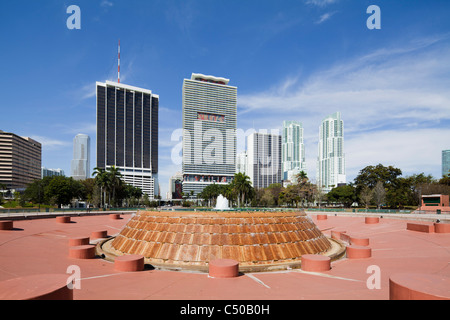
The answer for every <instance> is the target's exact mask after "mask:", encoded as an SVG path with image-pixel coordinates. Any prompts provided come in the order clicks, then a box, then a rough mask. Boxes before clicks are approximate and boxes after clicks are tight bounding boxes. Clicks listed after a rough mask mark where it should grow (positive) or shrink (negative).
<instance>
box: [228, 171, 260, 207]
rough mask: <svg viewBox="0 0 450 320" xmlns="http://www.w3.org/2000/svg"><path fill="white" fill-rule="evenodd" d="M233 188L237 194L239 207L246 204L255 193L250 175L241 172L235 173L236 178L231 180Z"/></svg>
mask: <svg viewBox="0 0 450 320" xmlns="http://www.w3.org/2000/svg"><path fill="white" fill-rule="evenodd" d="M231 190H232V192H233V193H234V194H235V195H236V198H237V205H238V207H240V206H241V204H242V205H243V206H244V205H245V200H246V199H249V198H250V197H251V196H252V195H253V193H254V190H253V186H252V183H251V181H250V177H249V176H247V175H245V174H243V173H241V172H239V173H236V174H235V175H234V179H233V181H232V182H231Z"/></svg>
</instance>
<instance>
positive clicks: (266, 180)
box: [247, 132, 282, 188]
mask: <svg viewBox="0 0 450 320" xmlns="http://www.w3.org/2000/svg"><path fill="white" fill-rule="evenodd" d="M247 157H248V158H247V159H248V176H249V177H250V181H251V182H252V185H253V187H254V188H267V187H268V186H270V185H271V184H274V183H281V180H282V171H281V135H277V134H268V133H256V132H255V133H252V134H251V135H249V136H248V138H247Z"/></svg>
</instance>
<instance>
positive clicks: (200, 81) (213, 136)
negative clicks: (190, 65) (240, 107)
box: [182, 73, 237, 195]
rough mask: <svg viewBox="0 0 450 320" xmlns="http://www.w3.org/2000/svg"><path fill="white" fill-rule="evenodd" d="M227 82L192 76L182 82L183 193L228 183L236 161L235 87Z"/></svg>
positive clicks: (197, 191) (213, 77) (209, 77)
mask: <svg viewBox="0 0 450 320" xmlns="http://www.w3.org/2000/svg"><path fill="white" fill-rule="evenodd" d="M228 83H229V79H225V78H220V77H215V76H207V75H203V74H198V73H193V74H192V76H191V79H184V82H183V115H182V118H183V164H182V174H183V192H184V193H185V194H187V195H190V194H191V191H193V192H194V195H197V194H198V193H200V192H201V191H202V190H203V189H204V188H205V187H206V186H207V185H209V184H212V183H219V184H227V183H229V182H231V181H232V179H233V177H234V173H235V170H236V168H235V161H236V113H237V88H236V87H233V86H229V85H228Z"/></svg>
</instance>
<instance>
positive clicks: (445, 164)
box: [442, 150, 450, 176]
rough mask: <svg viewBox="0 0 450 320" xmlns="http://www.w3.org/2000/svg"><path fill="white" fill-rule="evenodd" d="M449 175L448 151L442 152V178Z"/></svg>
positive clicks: (449, 153) (449, 158)
mask: <svg viewBox="0 0 450 320" xmlns="http://www.w3.org/2000/svg"><path fill="white" fill-rule="evenodd" d="M446 175H450V150H442V176H446Z"/></svg>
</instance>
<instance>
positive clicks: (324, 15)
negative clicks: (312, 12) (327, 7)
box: [316, 12, 336, 24]
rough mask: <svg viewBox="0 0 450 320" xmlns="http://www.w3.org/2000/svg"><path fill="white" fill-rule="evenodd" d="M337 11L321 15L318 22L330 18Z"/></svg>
mask: <svg viewBox="0 0 450 320" xmlns="http://www.w3.org/2000/svg"><path fill="white" fill-rule="evenodd" d="M335 13H336V12H327V13H324V14H323V15H321V16H320V18H319V20H317V21H316V24H321V23H323V22H325V21H327V20H328V19H330V18H331V17H332V16H333V15H334V14H335Z"/></svg>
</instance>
